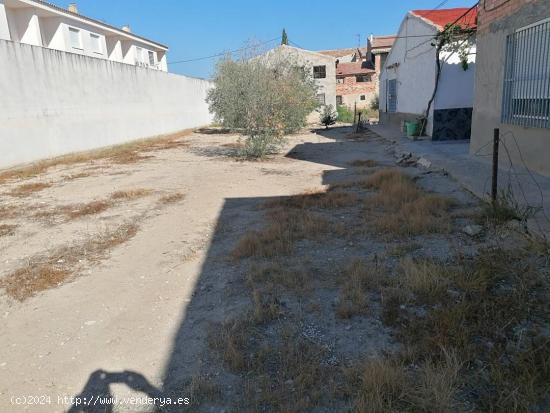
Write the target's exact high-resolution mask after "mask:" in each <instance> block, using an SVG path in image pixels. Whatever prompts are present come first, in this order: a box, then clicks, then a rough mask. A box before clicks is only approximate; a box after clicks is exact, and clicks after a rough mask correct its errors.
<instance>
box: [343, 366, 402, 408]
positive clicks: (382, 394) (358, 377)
mask: <svg viewBox="0 0 550 413" xmlns="http://www.w3.org/2000/svg"><path fill="white" fill-rule="evenodd" d="M406 374H407V373H406V369H405V366H403V365H402V364H401V363H399V362H398V361H397V360H395V359H389V358H382V359H372V360H367V361H365V362H363V363H361V364H359V365H357V366H354V367H352V368H348V369H346V370H345V376H346V378H347V383H346V388H345V390H344V391H345V393H346V394H347V395H348V397H350V398H352V411H353V412H357V413H360V412H371V413H390V412H396V411H399V410H400V407H402V405H403V399H404V398H405V395H406V391H407V381H408V378H407V375H406Z"/></svg>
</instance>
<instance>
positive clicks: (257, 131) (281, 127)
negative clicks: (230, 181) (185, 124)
mask: <svg viewBox="0 0 550 413" xmlns="http://www.w3.org/2000/svg"><path fill="white" fill-rule="evenodd" d="M214 84H215V87H214V88H212V89H211V90H210V91H209V92H208V97H207V102H208V104H209V106H210V108H209V109H210V112H211V113H214V115H215V121H217V122H219V123H221V124H222V126H224V127H226V128H229V129H233V130H239V131H241V132H242V133H243V134H244V135H246V136H247V139H246V142H245V149H244V153H243V155H245V156H247V157H254V158H260V157H264V156H266V155H268V154H270V153H274V152H275V151H277V150H278V149H279V148H280V147H281V145H283V144H284V142H285V140H284V135H285V134H288V133H292V132H295V131H297V130H299V129H300V128H301V127H303V126H304V125H305V122H306V117H307V115H308V114H309V113H311V112H312V111H313V110H315V109H316V108H317V106H318V101H317V99H316V93H317V88H316V86H315V83H314V82H313V79H311V77H310V76H308V75H307V73H306V70H305V69H304V68H302V67H298V66H296V65H294V64H292V62H289V61H288V60H286V59H283V58H280V59H269V60H268V59H265V58H263V57H257V58H254V59H249V60H241V61H234V60H231V59H222V60H220V61H219V62H218V64H217V66H216V71H215V75H214Z"/></svg>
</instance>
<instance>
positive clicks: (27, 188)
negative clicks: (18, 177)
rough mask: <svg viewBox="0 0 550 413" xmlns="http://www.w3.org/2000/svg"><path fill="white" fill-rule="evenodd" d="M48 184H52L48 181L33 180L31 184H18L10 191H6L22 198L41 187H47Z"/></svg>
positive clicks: (40, 189) (41, 188)
mask: <svg viewBox="0 0 550 413" xmlns="http://www.w3.org/2000/svg"><path fill="white" fill-rule="evenodd" d="M50 186H52V184H51V183H50V182H35V183H32V184H23V185H19V186H18V187H17V188H15V189H12V190H11V191H10V192H8V194H9V195H11V196H16V197H21V198H22V197H26V196H29V195H31V194H33V193H35V192H39V191H42V190H43V189H46V188H49V187H50Z"/></svg>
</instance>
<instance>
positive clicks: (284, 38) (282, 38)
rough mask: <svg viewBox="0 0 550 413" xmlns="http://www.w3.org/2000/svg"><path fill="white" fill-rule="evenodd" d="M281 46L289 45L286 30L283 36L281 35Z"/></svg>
mask: <svg viewBox="0 0 550 413" xmlns="http://www.w3.org/2000/svg"><path fill="white" fill-rule="evenodd" d="M281 44H286V45H288V35H287V34H286V30H285V29H283V34H282V35H281Z"/></svg>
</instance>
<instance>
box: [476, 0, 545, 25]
mask: <svg viewBox="0 0 550 413" xmlns="http://www.w3.org/2000/svg"><path fill="white" fill-rule="evenodd" d="M534 1H537V0H481V1H480V3H479V12H478V32H483V31H486V30H488V28H489V25H490V24H491V23H493V22H494V21H497V20H500V19H503V18H505V17H508V16H510V15H512V14H514V13H515V12H516V11H517V10H519V9H520V8H521V7H523V6H525V5H526V4H528V3H532V2H534Z"/></svg>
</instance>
